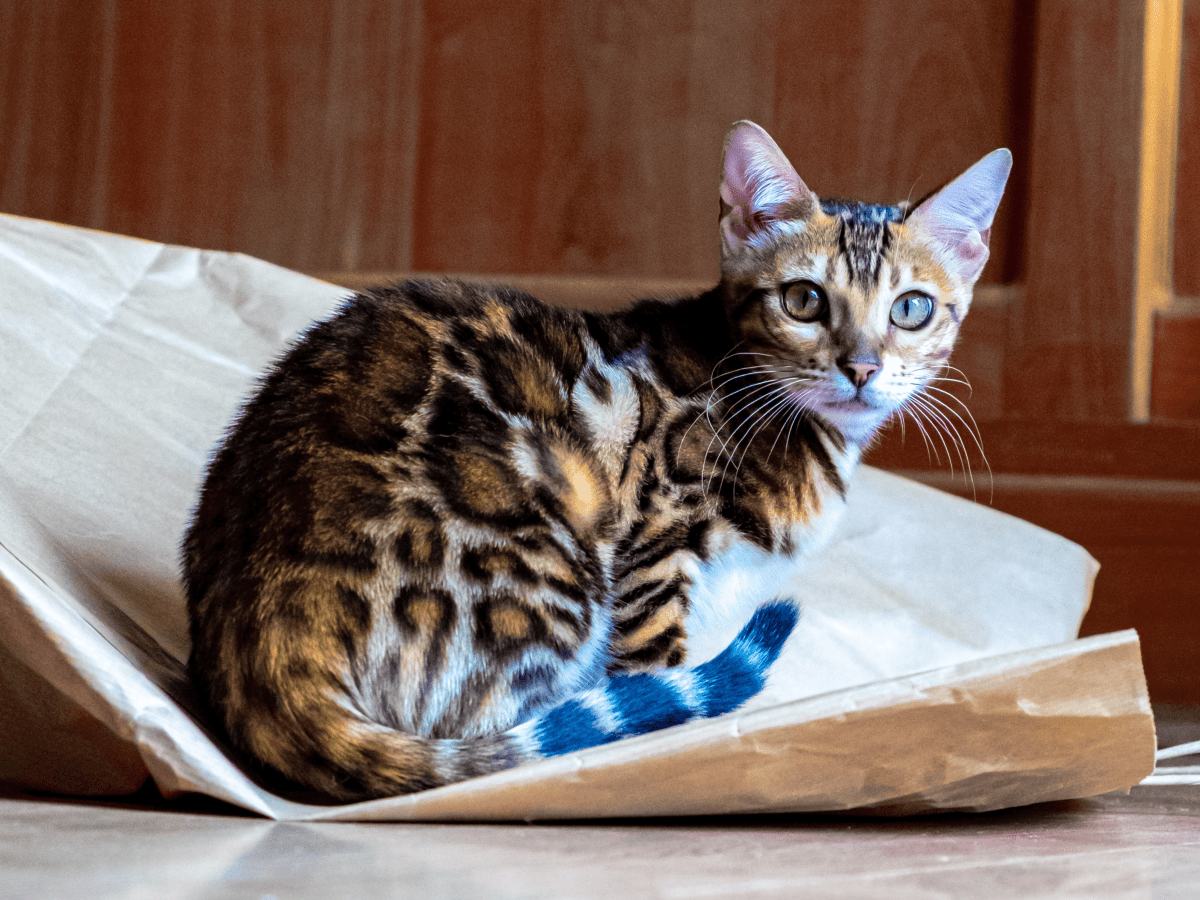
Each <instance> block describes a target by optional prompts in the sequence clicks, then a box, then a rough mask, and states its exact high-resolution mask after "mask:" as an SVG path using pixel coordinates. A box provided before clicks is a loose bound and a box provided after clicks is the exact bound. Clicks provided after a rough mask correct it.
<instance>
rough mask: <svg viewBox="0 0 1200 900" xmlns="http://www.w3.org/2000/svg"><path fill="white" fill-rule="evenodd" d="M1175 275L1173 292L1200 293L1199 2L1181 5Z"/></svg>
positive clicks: (1195, 294)
mask: <svg viewBox="0 0 1200 900" xmlns="http://www.w3.org/2000/svg"><path fill="white" fill-rule="evenodd" d="M1174 276H1175V277H1174V281H1175V292H1176V293H1178V294H1185V295H1187V296H1190V297H1196V296H1200V5H1198V4H1196V3H1194V2H1193V3H1185V4H1184V7H1183V65H1182V71H1181V73H1180V84H1179V155H1178V168H1177V169H1176V174H1175V259H1174Z"/></svg>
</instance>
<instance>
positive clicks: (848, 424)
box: [817, 399, 891, 446]
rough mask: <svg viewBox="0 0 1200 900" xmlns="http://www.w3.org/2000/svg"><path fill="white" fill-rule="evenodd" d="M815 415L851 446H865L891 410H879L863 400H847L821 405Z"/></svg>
mask: <svg viewBox="0 0 1200 900" xmlns="http://www.w3.org/2000/svg"><path fill="white" fill-rule="evenodd" d="M817 414H818V415H819V416H820V417H821V418H822V419H823V420H825V422H827V423H828V424H830V425H832V426H833V427H834V428H836V429H837V430H838V431H839V432H841V434H842V436H843V437H844V438H845V439H846V440H847V441H848V442H849V443H851V444H858V445H859V446H865V445H866V444H869V443H870V442H871V439H872V438H873V437H874V436H875V435H876V433H877V432H878V431H879V429H880V428H882V427H883V423H884V422H886V421H887V419H888V416H890V415H891V410H888V409H881V408H880V407H878V406H874V405H873V404H870V403H867V402H866V401H865V400H858V399H853V400H847V401H845V402H843V403H838V404H827V405H822V406H821V407H820V408H819V409H818V410H817Z"/></svg>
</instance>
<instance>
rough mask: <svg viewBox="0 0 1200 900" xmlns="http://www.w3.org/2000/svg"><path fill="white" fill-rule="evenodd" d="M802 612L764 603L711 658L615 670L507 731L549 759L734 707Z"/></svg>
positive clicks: (752, 691)
mask: <svg viewBox="0 0 1200 900" xmlns="http://www.w3.org/2000/svg"><path fill="white" fill-rule="evenodd" d="M799 616H800V614H799V611H798V610H797V609H796V607H795V606H794V605H792V604H791V603H788V602H785V601H781V600H774V601H772V602H770V603H767V604H764V605H763V606H760V607H759V608H758V609H757V610H756V611H755V613H754V615H753V616H751V618H750V621H749V622H747V623H746V626H745V627H744V628H743V629H742V630H741V631H740V632H739V633H738V636H737V637H736V638H734V639H733V641H732V642H731V643H730V644H729V646H728V647H726V648H725V649H724V650H723V651H721V653H720V654H719V655H718V656H716V657H714V658H713V659H711V660H709V661H708V662H706V663H701V664H700V665H698V666H695V667H694V668H677V669H664V670H662V671H659V672H644V673H639V674H636V675H613V676H611V677H609V678H608V679H606V680H605V681H604V683H602V684H600V685H597V686H596V687H594V688H592V689H590V690H588V691H585V692H583V693H581V694H578V695H576V696H575V697H573V698H572V699H570V700H568V701H567V702H565V703H563V704H561V705H559V706H556V707H554V708H553V709H550V710H548V711H546V712H544V713H542V714H541V715H539V716H537V717H536V718H534V719H532V720H530V721H528V722H524V723H522V724H521V725H518V726H517V727H515V728H513V729H512V730H510V731H509V732H507V734H508V735H509V736H511V737H512V738H513V739H514V740H515V741H518V742H521V743H522V744H524V746H523V747H522V749H524V750H526V751H527V752H528V753H529V755H530V756H532V757H543V758H545V757H551V756H561V755H562V754H564V753H572V752H574V751H576V750H584V749H586V748H588V747H597V746H599V745H601V744H608V743H611V742H612V741H615V740H619V739H620V738H625V737H633V736H634V735H639V734H648V733H649V732H651V731H658V730H659V729H661V728H668V727H670V726H672V725H682V724H683V723H685V722H691V721H693V720H695V719H709V718H712V717H713V716H719V715H723V714H724V713H727V712H732V711H733V710H735V709H737V708H738V707H739V706H741V705H742V704H743V703H745V702H746V701H747V700H749V699H750V698H752V697H754V696H755V695H756V694H757V693H758V692H759V691H761V690H762V689H763V685H764V684H765V683H766V678H767V671H768V670H769V669H770V667H771V666H772V665H773V664H774V662H775V660H776V659H778V658H779V653H780V651H781V650H782V649H783V645H784V643H785V642H786V641H787V639H788V636H789V635H790V634H791V633H792V631H793V630H794V629H795V627H796V622H797V621H799Z"/></svg>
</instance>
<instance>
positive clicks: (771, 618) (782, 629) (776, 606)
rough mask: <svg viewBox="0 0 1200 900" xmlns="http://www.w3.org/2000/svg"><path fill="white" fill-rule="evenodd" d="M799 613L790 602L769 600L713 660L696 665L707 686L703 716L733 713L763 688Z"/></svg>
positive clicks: (794, 625) (705, 688)
mask: <svg viewBox="0 0 1200 900" xmlns="http://www.w3.org/2000/svg"><path fill="white" fill-rule="evenodd" d="M799 618H800V614H799V613H798V612H797V610H796V608H795V607H794V606H792V605H791V604H790V603H779V602H775V603H769V604H767V605H766V606H761V607H759V608H758V610H756V611H755V613H754V615H753V616H752V617H751V618H750V621H749V622H747V623H746V627H745V628H743V629H742V630H741V633H739V634H738V636H737V637H736V638H734V639H733V643H731V644H730V645H729V646H728V647H726V648H725V649H724V650H723V651H721V654H720V655H719V656H717V657H715V658H714V659H711V660H709V661H708V662H706V663H704V664H702V665H700V666H697V667H696V676H697V678H698V679H699V680H700V682H701V684H702V685H703V686H704V695H705V700H704V715H705V716H706V717H708V718H711V717H712V716H721V715H724V714H725V713H727V712H733V710H735V709H737V708H738V707H739V706H741V705H742V704H743V703H745V702H746V701H747V700H749V699H750V698H751V697H753V696H754V695H755V694H757V693H758V692H759V691H761V690H762V689H763V685H764V684H765V683H766V680H767V670H768V669H769V668H770V667H771V666H772V665H773V664H774V662H775V660H776V659H778V658H779V652H780V651H781V650H782V649H783V645H784V643H785V642H786V641H787V639H788V635H790V634H791V633H792V630H793V629H795V627H796V622H797V621H799Z"/></svg>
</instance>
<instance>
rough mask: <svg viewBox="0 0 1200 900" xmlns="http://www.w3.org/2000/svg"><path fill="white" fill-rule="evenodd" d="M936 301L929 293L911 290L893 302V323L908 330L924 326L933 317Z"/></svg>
mask: <svg viewBox="0 0 1200 900" xmlns="http://www.w3.org/2000/svg"><path fill="white" fill-rule="evenodd" d="M933 309H934V302H933V298H932V297H930V296H929V295H928V294H922V293H921V292H920V291H909V292H908V293H907V294H903V295H901V296H900V297H897V298H896V302H895V303H893V304H892V324H893V325H895V326H896V327H897V328H903V329H905V330H906V331H916V330H917V329H919V328H924V327H925V326H926V325H928V324H929V320H930V319H932V318H933Z"/></svg>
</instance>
